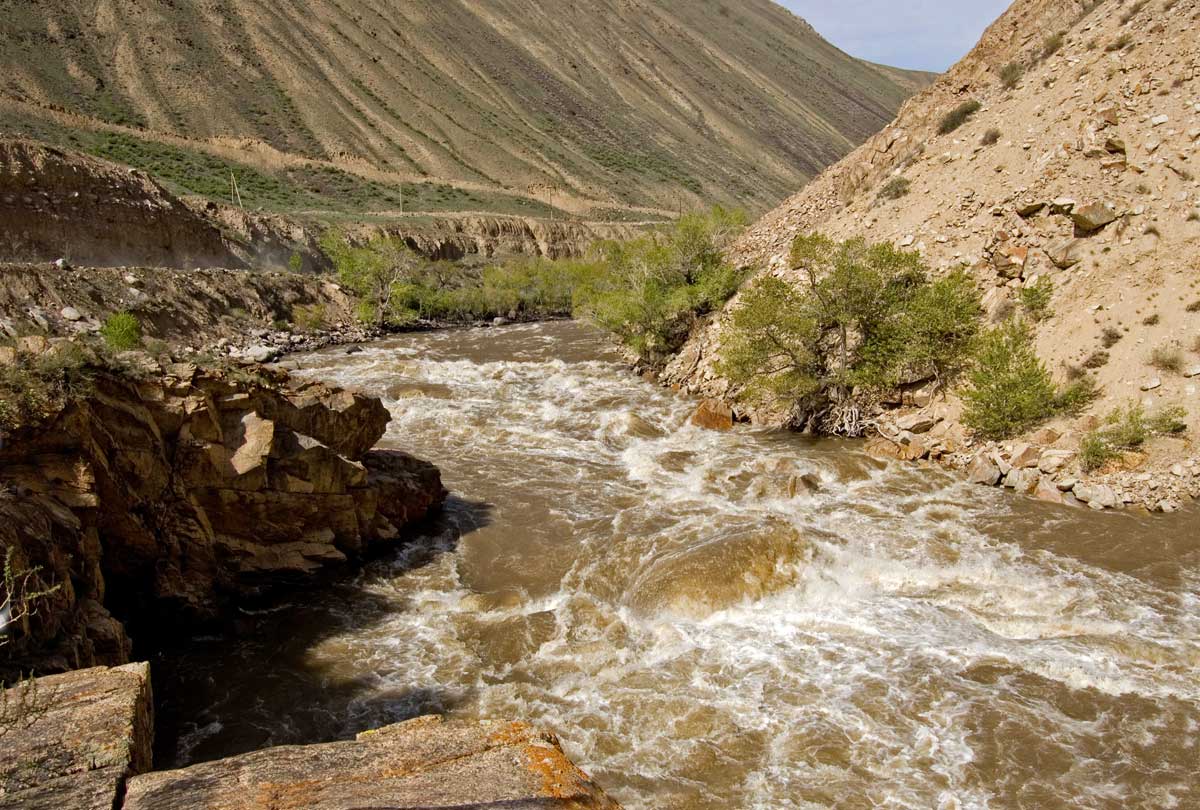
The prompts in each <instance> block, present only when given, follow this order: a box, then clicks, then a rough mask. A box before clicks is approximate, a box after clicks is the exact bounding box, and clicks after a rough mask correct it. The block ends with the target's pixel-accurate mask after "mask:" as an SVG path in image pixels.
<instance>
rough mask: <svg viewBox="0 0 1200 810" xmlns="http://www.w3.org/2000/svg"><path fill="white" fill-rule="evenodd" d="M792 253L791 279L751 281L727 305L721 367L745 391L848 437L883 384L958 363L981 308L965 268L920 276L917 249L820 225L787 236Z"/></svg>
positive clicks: (953, 369)
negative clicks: (840, 234)
mask: <svg viewBox="0 0 1200 810" xmlns="http://www.w3.org/2000/svg"><path fill="white" fill-rule="evenodd" d="M791 261H792V266H793V270H794V272H795V273H796V274H797V276H798V281H797V282H796V283H794V284H793V283H788V282H786V281H783V280H780V279H777V278H771V277H769V278H763V279H760V280H759V281H757V282H755V284H754V285H752V286H751V288H750V289H749V290H747V291H746V292H744V293H743V295H742V297H741V300H740V301H739V302H738V306H737V307H736V308H735V309H734V311H733V313H732V316H731V320H730V328H729V329H728V330H727V333H726V337H725V339H724V341H723V345H722V361H721V364H720V368H721V371H722V373H723V374H724V375H725V376H726V377H728V378H729V379H730V380H732V381H733V382H735V383H736V384H737V385H738V386H739V387H740V388H742V390H743V393H744V395H745V396H747V397H751V398H754V399H760V400H761V399H764V398H768V399H774V400H775V404H776V405H783V406H797V405H798V406H801V407H800V409H799V412H800V413H806V414H808V415H809V416H810V417H812V416H813V415H814V414H815V415H818V416H820V417H821V420H822V422H823V424H822V425H821V428H822V429H823V430H826V431H828V432H833V433H841V434H846V435H859V434H860V433H861V432H862V431H863V429H864V428H865V426H866V424H865V418H864V416H863V414H864V412H865V411H866V410H867V409H868V408H869V407H870V406H871V405H872V404H874V402H875V401H876V400H878V399H879V398H880V396H881V395H882V394H884V393H885V392H887V391H890V390H894V389H895V388H896V387H897V386H898V385H900V384H901V383H903V382H909V381H916V380H921V379H926V378H929V377H934V378H936V379H938V380H948V379H950V378H952V377H953V376H954V375H955V374H957V373H958V372H959V371H961V369H962V368H963V366H964V365H965V362H966V358H967V356H968V354H969V348H970V345H971V342H972V340H973V339H974V337H975V335H976V334H977V332H978V329H979V312H980V305H979V295H978V293H977V292H976V290H975V287H974V285H973V284H972V282H971V280H970V279H969V278H968V277H967V276H966V274H965V273H962V272H961V271H958V272H955V273H952V274H951V275H949V276H947V277H946V278H943V279H939V280H937V281H933V282H931V281H929V279H928V275H927V272H926V270H925V268H924V266H923V265H922V263H921V259H920V256H919V255H918V254H916V253H910V252H905V251H901V250H897V249H896V248H894V247H893V246H891V245H890V244H877V245H871V244H868V243H867V242H866V241H865V240H862V239H851V240H849V241H846V242H836V241H834V240H832V239H829V238H828V237H825V236H822V235H820V234H811V235H808V236H801V237H798V238H797V239H796V240H795V242H794V243H793V245H792V253H791ZM798 415H799V414H798Z"/></svg>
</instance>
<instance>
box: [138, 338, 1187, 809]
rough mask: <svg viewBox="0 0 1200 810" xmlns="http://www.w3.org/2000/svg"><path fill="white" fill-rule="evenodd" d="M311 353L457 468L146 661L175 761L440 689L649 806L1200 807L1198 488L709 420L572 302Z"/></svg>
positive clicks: (410, 446)
mask: <svg viewBox="0 0 1200 810" xmlns="http://www.w3.org/2000/svg"><path fill="white" fill-rule="evenodd" d="M299 364H300V366H301V371H300V373H301V374H303V375H307V376H313V377H319V378H321V379H325V380H330V381H333V382H336V383H339V384H342V385H347V386H354V387H358V388H361V389H364V390H367V391H369V392H372V393H375V394H378V395H380V396H382V397H383V398H384V400H385V402H386V403H387V405H388V406H389V408H390V409H391V410H392V413H393V414H394V416H395V418H394V420H393V422H392V423H391V425H390V427H389V430H388V434H387V437H386V439H385V444H386V445H387V446H392V447H398V448H402V449H404V450H407V451H409V452H412V453H414V454H416V455H419V456H422V457H424V458H428V459H430V460H432V461H434V462H435V463H437V464H438V465H439V466H440V467H441V468H442V471H443V475H444V478H445V482H446V484H447V487H448V488H449V489H450V490H451V491H452V493H453V496H452V498H451V501H450V503H449V505H448V508H447V511H446V514H445V516H444V517H443V518H442V519H441V520H440V521H439V523H438V524H437V525H436V526H433V527H431V529H430V531H429V533H428V536H426V537H423V538H420V539H418V540H417V541H416V542H414V543H413V544H412V545H410V546H408V547H407V548H406V549H405V550H404V551H401V552H399V553H397V554H396V555H394V556H391V557H389V558H387V559H384V560H381V561H378V562H375V563H373V564H371V565H370V566H368V567H367V568H366V569H365V570H364V571H363V572H361V573H360V574H358V575H357V576H355V577H354V578H353V579H350V580H346V581H342V582H338V583H335V584H334V585H333V586H332V587H330V588H328V589H326V590H323V591H322V592H321V593H319V594H318V593H305V594H304V595H302V596H293V597H291V599H290V600H289V601H287V602H285V603H283V604H279V605H275V606H273V607H271V608H269V609H266V610H263V611H258V612H247V613H246V615H245V618H244V620H243V621H241V622H240V623H239V626H238V628H237V630H236V632H231V633H230V634H229V635H228V636H206V637H198V638H196V639H193V640H192V641H191V642H190V643H189V644H188V645H186V646H185V647H183V648H181V649H180V650H176V651H175V652H173V653H169V654H167V655H166V656H165V660H163V661H161V662H158V663H156V666H160V667H161V671H162V672H164V673H165V675H164V677H163V678H162V679H160V680H165V682H166V683H165V686H164V687H163V688H164V689H165V691H166V693H168V694H170V695H172V696H173V697H172V699H171V703H170V706H169V713H170V714H171V715H172V716H174V717H175V718H176V727H177V729H178V736H177V737H173V736H172V737H170V738H169V742H168V748H169V750H168V751H167V752H166V754H165V758H166V759H170V760H173V761H174V764H182V763H187V762H193V761H199V760H206V759H213V758H216V757H220V756H225V755H229V754H232V753H237V752H242V751H247V750H252V749H255V748H260V747H263V746H267V745H277V744H285V743H295V742H313V741H319V740H329V739H337V738H344V737H346V736H349V735H351V734H353V733H354V732H355V731H358V730H362V729H365V728H369V727H374V726H377V725H380V724H383V723H387V722H391V721H396V720H401V719H406V718H409V717H414V716H418V715H420V714H425V713H432V712H441V713H446V714H449V715H451V716H456V717H464V718H482V717H497V718H506V719H527V720H531V721H534V722H537V723H539V724H543V725H545V726H548V727H550V728H551V729H554V730H556V731H557V732H559V733H560V734H561V736H562V737H563V740H564V744H565V748H566V750H567V752H568V753H569V754H570V755H571V756H572V757H573V758H574V759H575V760H576V761H577V762H578V763H580V764H581V766H583V767H584V768H585V770H587V771H588V772H589V773H591V774H592V775H593V776H594V777H595V778H596V779H597V780H598V781H599V782H600V784H601V785H603V786H604V787H605V788H606V789H607V790H608V791H609V792H610V793H611V794H612V795H613V796H614V797H615V798H617V799H618V800H619V801H621V802H622V803H623V804H624V806H625V807H626V808H629V810H651V808H653V809H654V810H659V809H660V808H663V809H666V810H716V808H723V809H724V810H752V809H753V810H759V809H761V810H782V809H784V808H922V809H923V810H928V809H929V808H938V809H939V810H942V809H943V808H945V809H949V808H1039V810H1041V809H1043V808H1084V807H1086V808H1114V810H1115V808H1143V807H1144V808H1169V807H1178V808H1189V807H1193V808H1194V807H1200V776H1198V775H1197V770H1198V768H1197V765H1198V763H1200V677H1198V671H1200V666H1198V665H1200V530H1198V527H1200V519H1198V518H1200V515H1198V514H1197V512H1196V511H1195V510H1194V509H1189V510H1187V511H1185V512H1184V513H1181V514H1177V515H1172V516H1165V517H1150V516H1146V515H1139V514H1134V513H1122V514H1096V513H1094V512H1091V511H1090V510H1083V509H1071V508H1065V507H1056V506H1050V505H1045V504H1040V503H1036V502H1033V501H1030V500H1026V499H1020V498H1016V497H1014V496H1012V495H1011V494H1006V493H1004V492H1002V491H998V490H992V489H987V488H982V487H972V486H970V485H968V484H966V483H965V482H964V481H963V480H962V479H961V478H959V477H957V476H954V475H951V474H948V473H945V472H942V471H939V470H937V469H935V468H916V467H913V466H908V465H901V464H888V463H884V462H881V461H877V460H874V459H872V458H869V457H867V456H866V455H865V454H863V453H862V452H860V449H859V445H856V444H850V443H842V442H836V441H817V440H811V439H806V438H804V437H800V436H796V435H791V434H782V433H775V432H764V431H756V430H752V429H749V428H743V429H738V430H736V431H735V432H733V433H728V434H721V433H714V432H706V431H702V430H700V429H697V428H694V427H692V426H690V425H689V424H688V416H689V414H690V412H691V409H692V408H693V407H694V403H693V402H690V401H688V400H686V399H685V398H683V397H681V396H679V395H677V394H673V393H671V392H670V391H667V390H664V389H661V388H659V387H657V386H654V385H652V384H650V383H648V382H646V381H644V380H642V379H640V378H638V377H636V376H634V375H632V374H631V373H630V372H629V371H627V370H626V369H625V368H624V367H623V366H622V365H621V363H620V359H619V356H618V355H617V354H616V353H615V352H614V351H613V350H612V349H611V348H610V347H609V346H608V344H607V342H606V340H605V338H604V337H603V336H602V335H599V334H598V333H596V332H594V331H592V330H591V329H589V328H587V327H585V326H583V325H580V324H576V323H569V322H562V323H549V324H539V325H526V326H514V327H504V328H498V329H487V330H457V331H441V332H432V333H426V334H414V335H409V336H404V337H400V338H397V339H394V340H389V341H386V342H380V343H376V344H372V345H370V346H367V347H365V350H364V351H363V352H362V353H360V354H355V355H346V354H345V351H344V350H341V349H331V350H328V351H326V352H321V353H316V354H313V355H309V356H306V357H303V358H301V359H300V360H299ZM801 476H808V477H807V478H806V479H803V478H801ZM805 481H807V482H808V484H805ZM160 759H161V758H160ZM159 764H160V765H163V764H171V763H169V762H161V761H160V763H159Z"/></svg>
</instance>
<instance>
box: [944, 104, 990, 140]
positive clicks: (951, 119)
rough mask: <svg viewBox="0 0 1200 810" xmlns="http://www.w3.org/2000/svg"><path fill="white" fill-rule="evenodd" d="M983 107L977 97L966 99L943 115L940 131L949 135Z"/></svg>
mask: <svg viewBox="0 0 1200 810" xmlns="http://www.w3.org/2000/svg"><path fill="white" fill-rule="evenodd" d="M982 108H983V105H982V104H980V103H979V102H978V101H976V100H975V99H971V100H970V101H964V102H963V103H962V104H959V105H958V106H957V107H955V108H954V109H953V110H951V111H950V112H948V113H946V114H945V115H944V116H942V121H941V123H940V124H939V125H938V133H939V134H941V135H949V134H950V133H951V132H953V131H954V130H956V129H958V128H959V127H961V126H962V125H963V124H965V123H967V121H969V120H970V119H971V116H973V115H975V113H977V112H979V110H980V109H982Z"/></svg>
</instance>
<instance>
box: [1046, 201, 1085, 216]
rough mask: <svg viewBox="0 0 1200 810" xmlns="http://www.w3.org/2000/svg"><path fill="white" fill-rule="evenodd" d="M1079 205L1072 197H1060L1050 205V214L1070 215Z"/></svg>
mask: <svg viewBox="0 0 1200 810" xmlns="http://www.w3.org/2000/svg"><path fill="white" fill-rule="evenodd" d="M1077 204H1078V203H1076V202H1075V200H1073V199H1071V198H1070V197H1058V198H1056V199H1055V200H1054V201H1053V202H1051V203H1050V213H1052V214H1063V215H1066V214H1070V213H1071V212H1072V211H1074V210H1075V206H1076V205H1077Z"/></svg>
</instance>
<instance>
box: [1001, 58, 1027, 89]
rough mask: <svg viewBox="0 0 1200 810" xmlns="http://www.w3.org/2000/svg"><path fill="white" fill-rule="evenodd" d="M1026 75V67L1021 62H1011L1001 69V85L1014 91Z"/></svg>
mask: <svg viewBox="0 0 1200 810" xmlns="http://www.w3.org/2000/svg"><path fill="white" fill-rule="evenodd" d="M1024 75H1025V66H1024V65H1022V64H1021V63H1020V62H1009V63H1008V64H1007V65H1005V66H1004V67H1002V68H1000V83H1001V84H1002V85H1003V86H1004V89H1006V90H1012V89H1013V88H1014V87H1016V86H1017V85H1018V84H1019V83H1020V81H1021V77H1022V76H1024Z"/></svg>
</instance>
